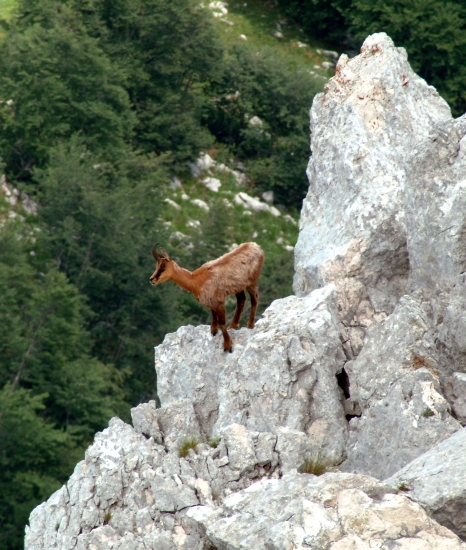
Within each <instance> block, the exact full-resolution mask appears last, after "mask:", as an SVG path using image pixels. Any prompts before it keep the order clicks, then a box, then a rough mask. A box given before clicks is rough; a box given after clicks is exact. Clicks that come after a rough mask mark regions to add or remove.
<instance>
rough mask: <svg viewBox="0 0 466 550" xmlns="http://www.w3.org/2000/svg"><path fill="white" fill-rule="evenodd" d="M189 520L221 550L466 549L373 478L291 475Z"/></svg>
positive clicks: (191, 513) (194, 512)
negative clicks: (306, 549)
mask: <svg viewBox="0 0 466 550" xmlns="http://www.w3.org/2000/svg"><path fill="white" fill-rule="evenodd" d="M187 515H188V517H190V518H192V519H193V520H194V521H195V522H197V523H198V525H199V526H200V527H202V528H203V529H205V532H206V535H207V538H208V539H209V540H210V541H211V542H212V543H213V545H214V547H215V548H217V549H218V550H240V549H241V550H242V549H254V550H262V549H263V550H283V549H285V548H287V549H290V550H292V549H293V550H294V549H304V548H313V549H315V550H320V549H324V548H325V549H328V550H369V549H372V548H379V549H382V548H387V549H388V548H403V549H407V550H408V549H409V550H415V549H423V550H428V549H429V550H434V549H440V548H441V549H442V550H447V549H451V550H453V549H460V548H465V547H466V545H465V544H464V543H462V542H461V541H460V540H459V539H458V537H456V536H455V535H453V533H451V531H448V529H446V528H445V527H442V526H440V525H439V524H437V523H436V522H435V521H433V520H432V519H431V518H430V517H429V516H428V515H427V514H426V513H425V512H424V511H423V510H422V508H421V507H420V506H418V505H416V504H415V503H413V502H411V501H410V500H409V499H408V498H407V497H406V496H404V495H403V494H395V493H394V492H393V491H391V490H390V488H388V487H387V486H384V485H382V484H381V483H378V482H377V481H376V480H375V479H373V478H370V477H367V476H357V475H350V474H346V475H345V474H325V475H324V476H322V477H315V476H312V475H308V474H296V473H295V474H290V475H286V476H284V477H283V478H282V479H280V480H261V481H259V482H258V483H256V484H254V485H252V486H251V487H249V488H248V489H245V490H243V491H240V492H239V493H236V494H234V495H231V496H229V497H227V498H226V499H225V500H224V501H223V506H222V508H220V509H219V508H212V507H209V506H197V507H195V508H191V509H190V510H188V512H187Z"/></svg>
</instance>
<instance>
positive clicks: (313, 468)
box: [298, 455, 332, 476]
mask: <svg viewBox="0 0 466 550" xmlns="http://www.w3.org/2000/svg"><path fill="white" fill-rule="evenodd" d="M330 466H332V464H331V463H330V462H329V461H328V460H326V459H325V458H322V457H321V456H320V455H318V456H317V457H311V458H307V459H306V460H305V461H304V462H303V463H302V464H301V466H300V467H299V468H298V472H299V473H300V474H313V475H315V476H321V475H322V474H325V472H326V471H327V470H328V468H330Z"/></svg>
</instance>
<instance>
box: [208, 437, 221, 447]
mask: <svg viewBox="0 0 466 550" xmlns="http://www.w3.org/2000/svg"><path fill="white" fill-rule="evenodd" d="M221 440H222V438H221V437H220V436H217V437H211V438H210V439H209V445H210V446H211V447H212V449H216V448H217V447H218V444H219V443H220V441H221Z"/></svg>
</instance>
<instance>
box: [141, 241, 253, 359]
mask: <svg viewBox="0 0 466 550" xmlns="http://www.w3.org/2000/svg"><path fill="white" fill-rule="evenodd" d="M157 244H158V243H157ZM157 244H155V245H154V246H153V247H152V255H153V256H154V258H155V260H156V262H157V266H156V268H155V271H154V273H153V275H152V276H151V277H150V282H151V284H152V285H154V286H156V285H159V284H160V283H163V282H165V281H169V280H171V281H173V282H174V283H176V284H177V285H179V286H180V287H181V288H184V289H185V290H187V291H188V292H192V293H193V294H194V296H195V297H196V299H197V300H199V302H200V303H201V304H202V305H204V306H207V307H208V308H210V310H211V312H212V325H211V329H210V331H211V333H212V336H215V335H216V334H217V331H218V327H220V330H221V331H222V334H223V349H224V351H230V352H231V351H232V342H231V338H230V335H229V334H228V330H227V328H226V326H225V325H226V319H225V300H226V297H227V296H229V295H230V294H236V310H235V314H234V316H233V319H232V321H231V323H230V325H229V327H228V328H238V326H239V322H240V319H241V314H242V313H243V308H244V303H245V302H246V294H245V293H244V290H245V289H246V290H247V291H248V294H249V296H250V297H251V312H250V314H249V321H248V325H247V326H248V328H254V316H255V314H256V308H257V303H258V299H259V292H258V286H257V283H258V280H259V275H260V272H261V269H262V265H263V264H264V252H263V251H262V249H261V247H260V246H259V245H257V244H256V243H243V244H240V245H239V246H238V247H237V248H235V249H234V250H232V251H231V252H228V253H227V254H224V255H223V256H220V258H217V259H216V260H212V261H211V262H207V263H206V264H204V265H202V266H201V267H199V268H198V269H196V270H195V271H188V270H187V269H184V268H182V267H180V266H179V265H177V264H176V262H174V261H173V260H172V259H171V258H170V256H169V254H168V253H167V252H166V250H164V249H163V248H162V247H160V250H161V254H160V253H159V252H157Z"/></svg>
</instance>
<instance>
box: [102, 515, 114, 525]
mask: <svg viewBox="0 0 466 550" xmlns="http://www.w3.org/2000/svg"><path fill="white" fill-rule="evenodd" d="M111 519H112V514H111V513H110V512H107V513H106V514H105V517H104V525H107V523H108V522H109V521H110V520H111Z"/></svg>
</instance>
